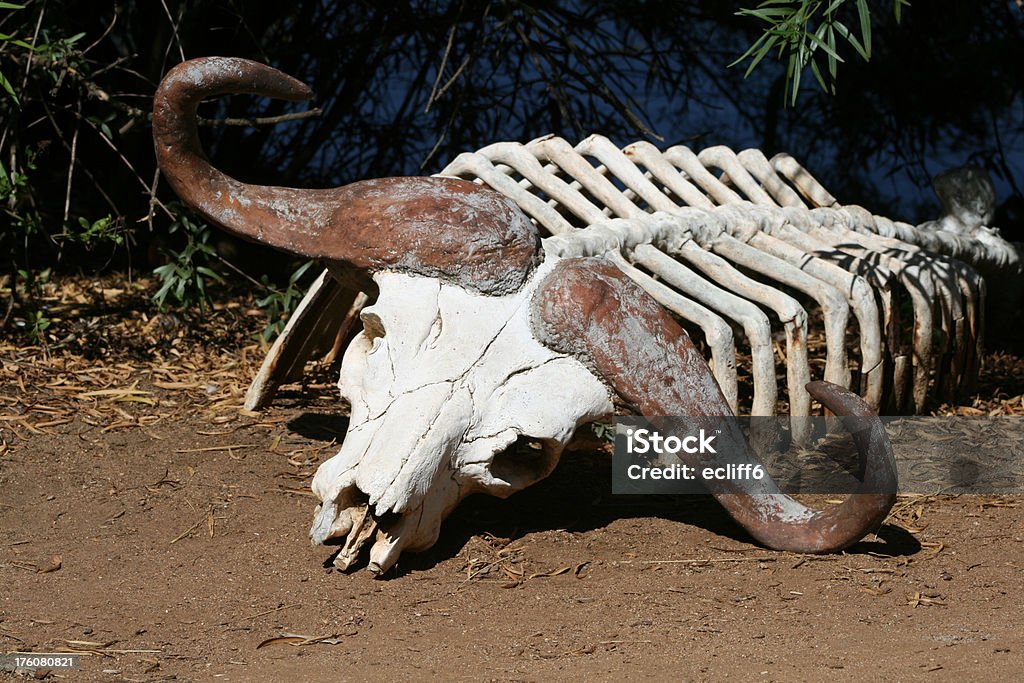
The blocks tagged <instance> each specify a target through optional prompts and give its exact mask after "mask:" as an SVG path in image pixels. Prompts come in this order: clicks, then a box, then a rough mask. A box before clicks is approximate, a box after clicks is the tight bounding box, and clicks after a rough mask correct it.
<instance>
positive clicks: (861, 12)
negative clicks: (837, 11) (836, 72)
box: [857, 0, 871, 59]
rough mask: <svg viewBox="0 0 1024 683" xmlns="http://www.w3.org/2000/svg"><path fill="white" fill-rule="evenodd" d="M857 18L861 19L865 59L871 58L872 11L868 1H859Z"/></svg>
mask: <svg viewBox="0 0 1024 683" xmlns="http://www.w3.org/2000/svg"><path fill="white" fill-rule="evenodd" d="M857 16H858V18H859V19H860V36H861V39H862V40H863V41H864V52H865V53H866V54H867V57H865V59H869V58H870V57H871V10H870V9H869V8H868V0H857Z"/></svg>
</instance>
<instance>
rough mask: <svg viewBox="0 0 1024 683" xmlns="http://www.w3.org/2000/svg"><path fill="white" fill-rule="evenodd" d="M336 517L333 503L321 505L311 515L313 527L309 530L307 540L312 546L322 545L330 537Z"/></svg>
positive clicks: (336, 508)
mask: <svg viewBox="0 0 1024 683" xmlns="http://www.w3.org/2000/svg"><path fill="white" fill-rule="evenodd" d="M337 515H338V506H337V505H335V504H334V502H333V501H332V502H327V503H321V504H320V505H318V506H317V507H316V512H314V513H313V526H312V527H311V528H310V530H309V540H311V541H312V542H313V545H322V544H323V542H324V541H326V540H327V539H328V538H330V537H331V531H332V527H333V525H334V520H335V518H336V517H337Z"/></svg>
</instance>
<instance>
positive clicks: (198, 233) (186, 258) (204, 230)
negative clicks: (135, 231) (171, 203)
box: [153, 211, 225, 312]
mask: <svg viewBox="0 0 1024 683" xmlns="http://www.w3.org/2000/svg"><path fill="white" fill-rule="evenodd" d="M168 232H170V233H171V234H172V235H173V234H175V233H181V234H182V235H183V236H184V238H185V245H184V247H183V248H181V249H180V250H175V249H170V248H165V249H162V251H163V253H164V255H165V256H167V258H168V259H169V262H168V263H165V264H164V265H162V266H160V267H158V268H156V269H154V270H153V274H154V275H156V276H157V278H159V280H160V289H159V290H158V291H157V293H156V294H155V295H154V296H153V301H154V302H155V303H156V305H157V306H159V307H160V309H161V310H163V309H165V308H166V307H167V305H168V300H167V297H168V296H170V297H171V299H172V300H173V301H174V302H176V303H177V304H178V305H180V306H198V307H199V309H200V310H201V311H204V312H205V310H206V307H207V306H208V305H209V303H210V298H209V293H208V291H207V281H208V280H212V281H214V282H218V283H220V284H223V283H224V281H225V280H224V276H223V275H222V274H221V273H219V272H218V271H216V270H214V268H212V267H211V266H213V265H214V264H215V262H216V260H217V251H216V249H214V247H213V245H212V244H211V243H210V240H211V237H212V234H213V230H212V229H211V228H210V226H208V225H206V224H205V223H197V222H195V221H193V220H192V219H191V218H190V217H189V216H188V214H187V213H186V212H185V211H179V212H178V213H177V219H176V220H175V221H174V222H173V223H171V225H170V227H169V228H168Z"/></svg>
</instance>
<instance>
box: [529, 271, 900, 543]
mask: <svg viewBox="0 0 1024 683" xmlns="http://www.w3.org/2000/svg"><path fill="white" fill-rule="evenodd" d="M533 316H534V320H533V324H534V328H535V329H534V331H535V333H536V334H537V336H538V338H539V339H540V340H541V341H542V342H544V343H545V344H547V345H548V346H550V347H551V348H553V349H555V350H557V351H560V352H563V353H569V354H572V355H574V356H576V357H577V358H580V359H581V360H582V361H583V362H584V363H586V364H588V365H589V367H590V369H591V370H593V371H594V372H596V373H597V374H598V375H599V376H600V377H602V378H604V379H605V381H606V382H607V383H608V384H609V385H611V387H612V389H613V390H614V391H615V392H616V394H618V396H619V397H620V398H621V399H622V400H623V401H625V402H626V403H627V404H629V405H630V406H632V407H633V408H634V409H636V410H637V411H639V412H640V413H641V414H643V415H645V416H680V417H685V418H687V422H688V423H690V424H689V425H688V427H689V428H690V429H692V428H693V427H694V426H699V425H700V424H701V423H702V420H701V418H703V417H712V416H722V415H730V414H731V411H730V410H729V407H728V404H727V403H726V400H725V397H724V396H723V395H722V392H721V390H720V389H719V387H718V384H717V382H715V379H714V377H713V376H712V375H711V373H710V371H709V370H708V367H707V363H706V362H705V360H704V358H703V357H702V356H701V354H700V353H699V352H698V351H697V349H696V348H695V347H694V345H693V343H692V342H691V341H690V338H689V336H688V335H687V334H686V332H685V331H684V330H683V329H682V328H681V327H680V326H679V325H678V324H677V323H676V322H675V320H673V319H672V317H671V316H670V315H669V314H668V313H667V312H666V311H665V310H664V309H662V308H661V306H659V305H658V304H657V302H655V301H654V300H653V299H652V298H651V297H649V296H648V295H647V294H646V293H645V292H644V291H643V290H642V289H641V288H640V287H639V286H638V285H637V284H635V283H634V282H632V281H631V280H630V279H629V278H628V277H626V276H625V275H624V274H623V273H622V272H621V271H620V270H619V269H618V268H616V267H615V266H614V265H612V264H611V263H609V262H608V261H606V260H604V259H598V258H581V259H567V260H565V261H562V262H560V263H559V264H558V265H557V266H556V267H555V269H554V270H553V271H552V272H551V273H550V274H549V275H548V276H547V277H546V278H545V280H544V282H542V283H541V286H540V288H539V289H538V291H537V294H536V299H535V300H534V309H533ZM807 389H808V391H810V392H811V395H812V396H814V397H815V398H817V399H818V400H819V401H821V402H822V404H824V405H825V406H826V407H827V408H829V409H830V410H832V411H833V412H834V413H836V414H837V415H840V416H850V417H844V418H843V420H844V424H845V425H846V427H847V429H849V430H850V431H851V432H852V433H853V435H854V439H855V442H856V444H857V449H858V450H859V451H860V455H861V460H862V464H863V471H864V479H863V481H862V482H861V484H860V486H859V487H858V489H857V491H856V492H854V493H853V494H851V495H850V496H848V497H847V499H846V500H845V501H844V502H843V503H842V505H840V506H838V507H836V508H832V509H830V510H827V511H817V510H811V509H809V508H807V507H805V506H803V505H802V504H801V503H799V502H797V501H796V500H794V499H793V498H791V497H789V496H787V495H785V494H783V493H781V492H780V491H779V489H778V487H777V486H776V484H775V482H774V481H772V480H771V478H770V477H769V476H765V477H764V479H761V480H759V481H755V480H750V483H747V482H744V483H739V482H736V481H729V480H725V481H721V482H717V481H709V482H705V484H706V486H707V488H708V490H709V491H710V492H711V493H712V494H713V495H714V496H715V498H717V499H718V501H719V502H720V503H721V504H722V505H723V506H724V507H725V508H726V510H727V511H728V512H729V514H730V515H732V517H733V518H734V519H735V520H736V521H737V522H739V524H741V525H742V526H743V527H744V528H745V529H746V530H747V531H748V532H749V533H750V534H751V535H752V536H753V537H754V538H756V539H757V540H758V541H760V542H761V543H763V544H764V545H766V546H768V547H770V548H775V549H778V550H791V551H794V552H802V553H824V552H833V551H837V550H841V549H843V548H845V547H847V546H849V545H852V544H853V543H856V542H857V541H858V540H860V539H861V538H862V537H863V536H864V535H865V534H867V533H869V532H871V531H873V530H875V529H877V528H878V526H879V525H880V524H881V523H882V521H883V520H884V519H885V516H886V515H887V514H888V512H889V509H890V508H891V507H892V505H893V503H894V502H895V500H896V462H895V460H894V458H893V454H892V448H891V445H890V444H889V440H888V437H887V436H886V434H885V431H884V430H883V429H882V426H881V422H880V421H879V420H878V419H877V417H874V416H873V415H872V413H871V410H870V408H868V406H867V404H865V403H864V402H863V401H862V400H861V399H860V397H858V396H856V395H855V394H853V393H851V392H849V391H847V390H846V389H843V388H842V387H839V386H837V385H834V384H827V383H825V382H812V383H811V384H810V385H808V387H807ZM708 424H714V425H715V427H716V428H723V427H724V428H723V432H731V433H724V434H723V437H724V438H720V439H719V441H718V443H719V444H723V443H724V444H727V447H726V448H727V449H730V450H734V451H735V452H734V453H733V452H730V453H729V462H730V463H735V462H743V461H744V459H745V460H746V461H747V462H750V463H752V464H760V463H759V461H758V460H757V458H756V456H755V455H754V454H753V453H752V452H751V451H750V449H749V447H748V446H747V444H746V442H745V441H744V440H743V436H742V433H741V432H740V430H739V428H738V427H737V426H736V425H735V422H733V421H728V422H727V424H725V425H723V424H722V421H718V420H715V421H708ZM718 450H719V451H722V450H723V449H722V448H719V449H718ZM703 457H708V456H703ZM686 464H688V465H695V466H703V465H706V464H707V463H706V462H704V461H700V460H699V459H698V458H697V457H696V456H694V459H693V461H692V462H686Z"/></svg>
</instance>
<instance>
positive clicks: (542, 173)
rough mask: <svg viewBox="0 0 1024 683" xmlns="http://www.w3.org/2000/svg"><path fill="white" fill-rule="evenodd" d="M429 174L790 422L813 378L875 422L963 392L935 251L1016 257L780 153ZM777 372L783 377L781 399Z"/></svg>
mask: <svg viewBox="0 0 1024 683" xmlns="http://www.w3.org/2000/svg"><path fill="white" fill-rule="evenodd" d="M439 175H446V176H455V177H460V178H465V179H470V180H474V181H476V182H481V183H485V184H487V185H488V186H490V187H492V188H493V189H495V190H497V191H498V192H501V193H502V194H504V195H506V196H507V197H509V198H510V199H511V200H513V201H514V202H515V203H516V204H518V205H519V207H520V208H521V209H522V210H523V211H524V212H525V213H526V214H527V215H529V216H530V217H531V218H532V219H533V221H534V222H535V223H536V224H537V226H538V228H539V230H540V232H541V235H542V237H543V238H544V247H545V250H547V251H548V252H551V253H555V254H557V255H561V256H604V257H606V258H610V259H611V260H612V261H613V262H614V263H616V265H617V266H618V267H619V268H620V269H622V270H623V272H625V273H626V274H627V275H628V276H629V277H630V278H632V279H633V280H634V281H636V282H637V283H638V284H639V285H640V286H641V287H642V288H643V289H644V290H645V291H647V292H648V293H649V294H651V295H652V296H653V297H654V298H655V299H656V300H657V301H658V302H659V303H660V304H661V305H662V306H664V307H665V308H666V309H668V310H670V311H671V312H672V313H673V314H675V315H676V316H677V317H679V318H680V319H681V320H682V321H683V322H684V323H685V324H687V326H688V327H689V328H690V329H691V333H694V334H696V335H698V336H700V337H703V341H704V343H705V345H706V347H707V349H708V350H709V355H710V358H709V361H710V365H711V367H712V370H713V373H714V375H715V378H716V379H717V380H718V383H719V385H720V386H721V387H722V390H723V392H724V394H725V396H726V399H727V400H728V402H729V404H730V406H731V407H732V408H733V410H734V411H735V412H737V414H752V415H772V414H775V413H776V411H777V409H778V408H779V407H780V403H779V400H780V398H784V399H785V400H786V404H787V405H788V412H789V413H790V414H791V415H793V416H803V415H808V414H810V411H811V400H810V396H809V395H808V394H807V391H806V389H805V388H804V387H805V385H806V383H807V382H808V381H810V380H811V379H817V378H819V377H822V378H824V379H826V380H828V381H830V382H834V383H836V384H841V385H843V386H846V387H849V388H852V389H854V390H855V391H858V392H859V393H860V394H861V395H862V396H863V397H864V398H865V400H866V401H867V403H868V404H869V405H870V406H871V407H872V408H874V409H875V410H876V411H880V412H894V413H900V412H908V411H914V412H920V411H922V410H923V409H924V406H925V403H926V401H927V400H928V398H929V396H931V395H935V396H937V397H939V398H941V399H944V400H948V399H951V398H953V397H954V396H955V395H962V394H963V393H965V392H968V391H970V389H971V388H972V386H973V383H974V381H975V379H976V377H977V371H978V368H979V364H980V354H981V345H982V330H983V320H982V311H983V307H984V297H985V283H984V280H983V279H982V278H981V277H980V275H979V273H978V272H977V270H975V269H974V268H973V267H972V266H970V265H967V264H966V263H964V262H962V261H960V260H957V259H956V258H953V256H957V257H960V258H968V259H970V260H971V261H973V262H975V263H980V264H994V265H1005V264H1007V263H1008V262H1011V261H1012V260H1014V259H1015V257H1016V254H1015V252H1013V251H1012V248H1009V247H1008V245H1006V243H1005V242H1002V240H1000V239H998V237H996V238H995V239H988V240H983V241H977V240H971V239H967V238H964V237H962V236H959V235H954V234H951V233H941V232H938V231H926V230H921V229H918V228H915V227H914V226H912V225H909V224H906V223H899V222H894V221H891V220H889V219H887V218H884V217H881V216H874V215H872V214H871V213H870V212H869V211H867V210H866V209H863V208H861V207H858V206H843V205H840V204H839V203H838V202H837V201H836V199H835V198H834V197H832V195H831V194H829V193H828V192H827V191H826V190H825V188H824V187H823V186H822V185H821V184H820V183H819V182H818V181H817V180H815V179H814V177H813V176H811V174H810V173H809V172H808V171H807V170H806V169H804V168H803V167H802V166H800V164H799V163H797V162H796V160H794V159H793V158H792V157H790V156H788V155H777V156H775V157H773V158H772V159H771V160H769V159H767V158H766V157H765V156H764V155H763V154H762V153H761V152H760V151H758V150H756V149H749V150H744V151H742V152H739V153H735V152H733V151H732V150H730V149H728V148H726V147H711V148H708V149H705V150H703V151H701V152H699V153H694V152H692V151H691V150H689V149H687V148H686V147H681V146H677V147H672V148H669V149H667V150H665V151H663V152H662V151H659V150H658V149H657V148H655V147H654V146H653V145H651V144H649V143H646V142H637V143H633V144H631V145H628V146H627V147H625V148H623V149H619V148H617V147H616V146H615V145H614V144H612V143H611V142H610V141H609V140H608V139H607V138H604V137H602V136H598V135H594V136H591V137H589V138H587V139H586V140H584V141H582V142H580V143H579V144H578V145H576V146H575V147H573V146H572V145H570V144H569V143H568V142H566V141H565V140H563V139H561V138H557V137H550V136H549V137H544V138H539V139H537V140H534V141H532V142H530V143H528V144H525V145H524V144H520V143H516V142H503V143H497V144H493V145H490V146H488V147H485V148H483V149H481V150H479V151H477V152H475V153H467V154H462V155H460V156H459V157H458V158H456V159H455V160H454V161H453V162H452V163H451V164H449V165H448V166H447V167H446V168H445V169H444V170H443V171H442V172H441V173H440V174H439ZM918 245H925V246H927V247H928V248H929V249H934V250H936V251H931V250H929V249H925V248H922V247H921V246H918ZM939 251H941V252H943V253H938V252H939ZM946 254H949V255H946ZM337 287H338V285H337V284H336V283H334V281H333V280H331V279H330V278H329V277H325V276H322V277H321V278H320V280H318V282H317V284H316V285H315V286H314V287H313V289H312V290H311V291H310V293H309V294H307V297H306V299H304V301H303V305H302V306H301V307H300V310H299V311H297V312H296V314H295V315H293V317H292V319H291V320H290V321H289V325H288V329H286V331H285V333H283V334H282V335H281V337H279V339H278V341H277V342H276V343H275V346H274V348H273V349H272V350H271V352H270V354H269V356H268V358H267V360H266V361H265V362H264V366H263V368H262V369H261V371H260V374H259V375H258V376H257V379H256V381H254V383H253V386H252V387H250V391H249V395H248V396H247V402H246V405H247V407H249V408H255V407H258V406H260V405H264V404H265V403H266V402H267V401H268V400H269V399H270V397H271V396H272V395H273V392H274V390H275V388H276V386H277V385H278V383H280V382H283V381H288V380H289V379H294V378H295V377H296V376H301V370H302V366H303V364H304V362H305V360H307V359H308V358H310V357H311V356H312V355H313V350H312V347H313V346H315V345H316V344H314V343H312V341H311V340H310V338H309V337H310V335H311V334H313V330H314V329H315V330H316V332H315V334H316V335H317V336H320V337H328V340H333V337H334V334H333V333H334V332H336V331H337V330H338V328H339V327H340V326H342V320H343V319H347V320H348V321H349V322H351V319H352V312H350V311H349V307H348V305H347V304H345V305H340V306H339V303H338V293H337V291H336V289H337ZM327 299H331V300H332V304H331V305H330V306H328V305H327V304H326V300H327ZM351 299H352V297H349V298H348V299H346V300H345V301H351ZM359 305H360V302H359V301H358V300H357V301H355V302H354V305H353V309H356V308H358V306H359ZM328 309H329V310H328ZM346 313H348V316H347V317H346V316H345V314H346ZM325 319H326V320H325ZM303 326H305V328H304V329H305V331H300V330H299V328H300V327H303ZM812 330H813V331H814V332H815V333H816V334H817V333H823V335H824V347H825V348H824V357H823V358H822V357H821V354H820V353H817V352H815V351H813V350H812V349H810V348H809V345H808V339H809V336H808V335H809V332H810V331H812ZM777 337H781V338H782V339H783V340H784V351H783V352H782V353H781V354H780V353H777V352H776V347H777V343H776V338H777ZM313 341H316V340H313ZM848 346H849V347H850V348H852V349H853V350H854V357H853V358H850V356H849V354H848V352H847V348H848ZM335 347H337V344H335ZM738 352H742V354H743V355H744V356H748V357H749V358H750V361H749V362H750V367H749V374H750V375H751V378H752V384H753V394H752V396H750V397H749V398H747V397H742V396H741V393H740V391H739V378H738V373H737V354H738ZM781 356H784V357H781ZM851 364H855V365H856V372H851ZM812 368H813V369H812ZM777 370H778V371H780V374H783V373H784V374H785V377H786V381H785V391H784V392H783V393H781V394H780V391H779V387H778V386H777V382H776V372H777ZM795 424H796V423H795Z"/></svg>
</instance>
